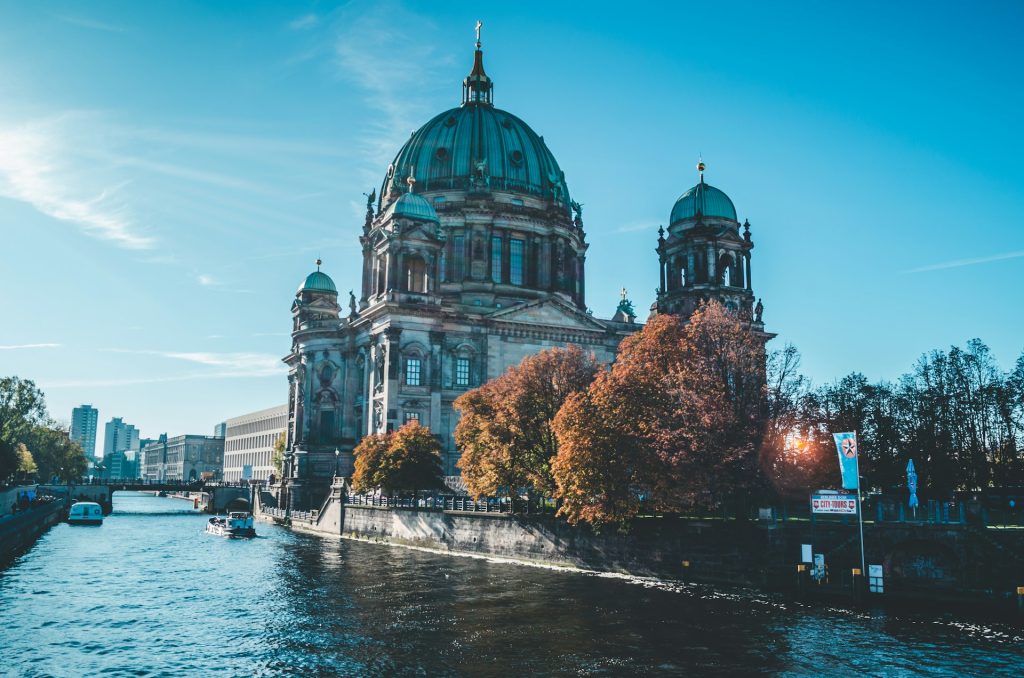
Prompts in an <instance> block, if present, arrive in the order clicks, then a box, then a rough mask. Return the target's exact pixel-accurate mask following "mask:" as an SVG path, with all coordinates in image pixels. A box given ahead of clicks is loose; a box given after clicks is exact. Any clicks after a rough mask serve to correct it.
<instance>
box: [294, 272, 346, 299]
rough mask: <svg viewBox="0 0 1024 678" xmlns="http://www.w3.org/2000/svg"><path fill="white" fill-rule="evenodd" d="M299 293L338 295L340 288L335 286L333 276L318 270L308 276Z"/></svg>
mask: <svg viewBox="0 0 1024 678" xmlns="http://www.w3.org/2000/svg"><path fill="white" fill-rule="evenodd" d="M299 292H329V293H330V294H337V293H338V288H337V287H335V286H334V281H333V280H331V276H329V275H327V274H326V273H324V272H323V271H320V270H319V269H317V270H316V271H313V272H312V273H310V274H309V275H307V276H306V282H304V283H302V285H301V286H300V287H299Z"/></svg>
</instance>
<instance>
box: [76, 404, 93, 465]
mask: <svg viewBox="0 0 1024 678" xmlns="http://www.w3.org/2000/svg"><path fill="white" fill-rule="evenodd" d="M99 418H100V412H99V410H97V409H96V408H95V407H93V406H92V405H81V406H79V407H76V408H74V409H73V410H71V440H72V441H74V442H76V443H78V444H79V445H81V446H82V450H83V451H84V452H85V456H86V458H88V459H89V460H90V461H93V460H95V459H96V425H97V424H98V423H99Z"/></svg>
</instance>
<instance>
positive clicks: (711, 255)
mask: <svg viewBox="0 0 1024 678" xmlns="http://www.w3.org/2000/svg"><path fill="white" fill-rule="evenodd" d="M715 268H716V266H715V246H714V245H713V244H712V243H708V283H709V284H712V285H714V284H717V283H718V277H717V275H716V272H715Z"/></svg>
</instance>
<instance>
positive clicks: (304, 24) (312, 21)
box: [288, 14, 320, 31]
mask: <svg viewBox="0 0 1024 678" xmlns="http://www.w3.org/2000/svg"><path fill="white" fill-rule="evenodd" d="M319 23H320V17H318V16H317V15H316V14H305V15H303V16H300V17H298V18H296V19H293V20H292V21H290V22H289V23H288V28H290V29H292V30H293V31H302V30H306V29H308V28H313V27H314V26H316V25H317V24H319Z"/></svg>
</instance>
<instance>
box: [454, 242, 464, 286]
mask: <svg viewBox="0 0 1024 678" xmlns="http://www.w3.org/2000/svg"><path fill="white" fill-rule="evenodd" d="M452 258H453V259H454V261H452V281H453V282H462V279H463V278H465V277H466V236H464V235H457V236H455V238H454V239H453V242H452Z"/></svg>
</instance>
